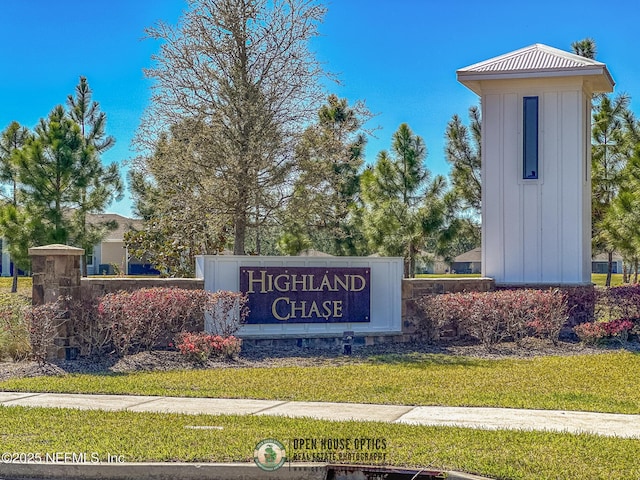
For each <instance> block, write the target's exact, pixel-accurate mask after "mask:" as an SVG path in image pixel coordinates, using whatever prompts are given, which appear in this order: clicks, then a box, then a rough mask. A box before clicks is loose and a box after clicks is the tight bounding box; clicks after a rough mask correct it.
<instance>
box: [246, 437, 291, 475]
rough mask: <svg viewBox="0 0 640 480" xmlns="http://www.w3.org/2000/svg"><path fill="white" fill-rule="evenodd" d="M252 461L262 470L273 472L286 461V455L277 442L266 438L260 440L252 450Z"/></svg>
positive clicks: (282, 447)
mask: <svg viewBox="0 0 640 480" xmlns="http://www.w3.org/2000/svg"><path fill="white" fill-rule="evenodd" d="M253 461H254V462H256V465H257V466H258V467H259V468H261V469H262V470H266V471H267V472H273V471H274V470H278V469H279V468H280V467H281V466H282V465H284V462H286V461H287V453H286V451H285V449H284V445H282V444H281V443H280V442H279V441H278V440H274V439H273V438H267V439H265V440H262V441H261V442H260V443H258V445H256V448H255V449H254V450H253Z"/></svg>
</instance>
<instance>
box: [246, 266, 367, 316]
mask: <svg viewBox="0 0 640 480" xmlns="http://www.w3.org/2000/svg"><path fill="white" fill-rule="evenodd" d="M370 279H371V269H369V268H350V267H349V268H347V267H344V268H328V267H240V291H241V292H244V293H246V294H247V297H248V299H249V305H248V306H249V318H248V319H247V323H249V324H256V323H348V322H369V321H370V319H371V316H370V301H371V293H370V292H371V287H370Z"/></svg>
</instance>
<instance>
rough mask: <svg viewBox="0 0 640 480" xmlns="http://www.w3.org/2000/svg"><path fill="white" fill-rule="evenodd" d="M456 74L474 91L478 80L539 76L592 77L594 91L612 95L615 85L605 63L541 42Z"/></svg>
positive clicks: (461, 70) (469, 67)
mask: <svg viewBox="0 0 640 480" xmlns="http://www.w3.org/2000/svg"><path fill="white" fill-rule="evenodd" d="M456 74H457V76H458V81H460V82H461V83H463V84H465V85H467V86H468V87H469V88H471V89H472V90H474V91H476V88H472V87H475V86H476V85H474V83H475V82H477V81H482V80H506V79H518V78H536V77H569V76H586V77H592V79H593V82H592V87H593V91H594V92H610V91H612V90H613V86H614V85H615V82H614V81H613V78H612V77H611V74H610V73H609V71H608V70H607V66H606V65H605V64H604V63H602V62H598V61H596V60H592V59H590V58H586V57H581V56H580V55H576V54H574V53H569V52H565V51H564V50H559V49H557V48H553V47H549V46H547V45H543V44H541V43H536V44H534V45H530V46H528V47H525V48H521V49H519V50H516V51H513V52H510V53H506V54H504V55H500V56H498V57H494V58H490V59H489V60H485V61H483V62H479V63H475V64H473V65H470V66H468V67H465V68H461V69H460V70H458V71H457V72H456ZM476 93H478V92H476Z"/></svg>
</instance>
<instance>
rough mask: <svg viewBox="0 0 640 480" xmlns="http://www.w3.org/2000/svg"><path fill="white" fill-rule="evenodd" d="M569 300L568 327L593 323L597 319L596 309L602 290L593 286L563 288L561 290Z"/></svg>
mask: <svg viewBox="0 0 640 480" xmlns="http://www.w3.org/2000/svg"><path fill="white" fill-rule="evenodd" d="M560 290H561V291H562V293H563V294H564V295H565V298H566V299H567V313H568V314H569V320H568V322H567V325H568V326H569V327H572V326H574V325H578V324H580V323H584V322H593V321H594V320H595V318H596V307H597V305H598V303H599V299H600V290H599V289H597V288H595V287H593V286H592V285H588V286H580V287H562V288H561V289H560Z"/></svg>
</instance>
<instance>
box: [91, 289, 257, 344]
mask: <svg viewBox="0 0 640 480" xmlns="http://www.w3.org/2000/svg"><path fill="white" fill-rule="evenodd" d="M246 302H247V300H246V296H245V295H242V294H240V293H234V292H215V293H211V292H206V291H204V290H184V289H178V288H143V289H140V290H136V291H133V292H117V293H109V294H107V295H105V296H104V297H102V298H101V299H100V302H99V304H98V316H99V317H100V324H101V325H102V326H101V327H100V328H102V329H106V330H108V332H100V334H99V338H100V339H103V338H104V339H106V338H109V341H110V343H111V345H112V346H113V350H114V351H115V353H116V354H118V355H125V354H127V353H132V352H137V351H140V350H142V349H146V350H150V349H152V348H162V347H166V346H168V344H169V342H170V341H171V339H172V338H173V337H175V335H176V334H177V333H178V332H182V331H202V330H204V322H205V320H204V318H205V313H207V316H208V317H210V318H211V323H212V325H213V327H214V331H215V333H218V334H221V335H223V336H225V337H226V336H229V335H231V334H233V333H235V332H236V331H237V330H238V329H239V328H240V325H241V324H242V323H243V322H244V319H245V318H246V316H247V314H248V310H247V307H246Z"/></svg>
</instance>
